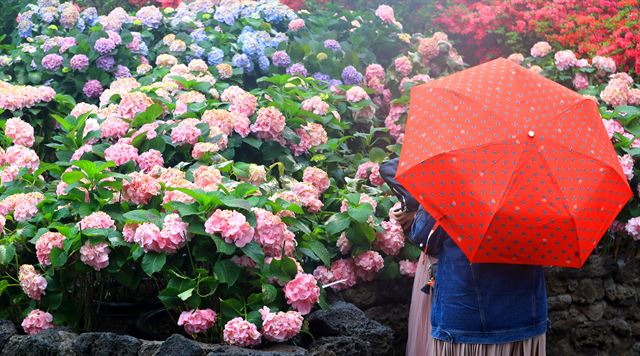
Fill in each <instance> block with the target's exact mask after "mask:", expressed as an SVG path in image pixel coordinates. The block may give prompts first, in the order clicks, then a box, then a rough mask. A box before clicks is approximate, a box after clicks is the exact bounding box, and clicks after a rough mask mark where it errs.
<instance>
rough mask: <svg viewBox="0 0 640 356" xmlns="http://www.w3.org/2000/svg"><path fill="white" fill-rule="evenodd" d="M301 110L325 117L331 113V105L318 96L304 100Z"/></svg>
mask: <svg viewBox="0 0 640 356" xmlns="http://www.w3.org/2000/svg"><path fill="white" fill-rule="evenodd" d="M300 108H301V109H302V110H305V111H311V112H312V113H314V114H316V115H321V116H324V115H326V114H327V112H329V104H327V103H325V102H324V101H323V100H322V98H320V97H319V96H318V95H316V96H313V97H311V98H309V99H306V100H304V101H303V102H302V104H301V105H300Z"/></svg>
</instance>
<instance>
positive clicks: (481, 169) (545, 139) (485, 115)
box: [397, 58, 632, 267]
mask: <svg viewBox="0 0 640 356" xmlns="http://www.w3.org/2000/svg"><path fill="white" fill-rule="evenodd" d="M397 179H398V180H399V181H400V183H401V184H402V185H403V186H405V187H406V188H407V190H408V191H409V192H410V193H411V194H412V195H413V196H414V197H415V198H416V199H417V200H418V201H419V202H420V203H421V204H422V206H423V207H424V208H425V209H426V210H427V211H428V212H429V213H430V214H431V215H432V216H433V217H434V218H435V219H436V220H437V221H438V223H439V224H440V225H441V226H442V227H443V228H444V229H445V230H446V231H447V233H448V234H449V235H450V236H451V238H452V239H453V241H455V242H456V244H457V245H458V246H459V247H460V248H461V249H462V251H463V252H464V253H465V254H466V256H467V257H468V259H469V261H471V262H493V263H514V264H532V265H553V266H570V267H581V266H582V264H583V263H584V262H585V261H586V259H587V257H589V255H590V254H591V252H592V251H593V249H594V248H595V246H596V245H597V243H598V241H599V240H600V238H601V237H602V235H603V234H604V233H605V231H606V230H607V228H608V227H609V225H611V223H612V222H613V219H614V218H615V217H616V215H617V214H618V213H619V212H620V210H621V209H622V208H623V207H624V205H625V204H626V202H627V201H628V200H629V198H630V197H631V196H632V192H631V189H630V188H629V183H628V182H627V179H626V177H625V175H624V173H623V171H622V168H621V167H620V162H619V161H618V157H617V155H616V152H615V151H614V149H613V147H612V145H611V141H610V140H609V138H608V136H607V133H606V130H605V128H604V126H603V125H602V119H601V117H600V114H599V111H598V106H597V104H596V103H595V102H594V101H592V100H590V99H587V98H585V97H583V96H582V95H580V94H578V93H575V92H573V91H571V90H569V89H567V88H565V87H563V86H561V85H559V84H557V83H555V82H553V81H551V80H548V79H546V78H544V77H542V76H540V75H538V74H535V73H533V72H531V71H529V70H527V69H524V68H522V67H521V66H518V65H516V64H514V63H512V62H511V61H508V60H506V59H502V58H501V59H497V60H494V61H491V62H488V63H485V64H482V65H479V66H476V67H473V68H470V69H467V70H464V71H461V72H458V73H455V74H452V75H449V76H447V77H444V78H440V79H438V80H434V81H431V82H429V83H427V84H424V85H420V86H417V87H414V88H413V89H412V91H411V102H410V108H409V117H408V120H407V125H406V129H405V137H404V143H403V147H402V152H401V155H400V165H399V168H398V173H397Z"/></svg>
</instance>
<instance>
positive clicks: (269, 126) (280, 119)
mask: <svg viewBox="0 0 640 356" xmlns="http://www.w3.org/2000/svg"><path fill="white" fill-rule="evenodd" d="M285 121H286V119H285V117H284V115H283V114H282V113H281V112H280V110H278V109H277V108H276V107H273V106H270V107H267V108H260V110H258V117H257V118H256V122H255V123H254V124H253V125H251V132H253V133H255V134H256V136H257V137H258V138H261V139H263V140H274V141H281V140H282V132H283V131H284V127H285Z"/></svg>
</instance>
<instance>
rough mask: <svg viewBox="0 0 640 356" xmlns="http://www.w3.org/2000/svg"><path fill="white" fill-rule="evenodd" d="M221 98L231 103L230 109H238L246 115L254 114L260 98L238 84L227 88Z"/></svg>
mask: <svg viewBox="0 0 640 356" xmlns="http://www.w3.org/2000/svg"><path fill="white" fill-rule="evenodd" d="M220 100H221V101H223V102H226V103H230V104H231V105H230V106H229V111H231V112H233V111H237V112H239V113H241V114H243V115H246V116H251V115H253V113H255V111H256V108H257V107H258V98H256V97H255V96H254V95H253V94H251V93H248V92H246V91H244V90H243V89H242V88H240V87H238V86H236V85H232V86H230V87H228V88H227V89H225V90H224V91H223V92H222V94H221V95H220Z"/></svg>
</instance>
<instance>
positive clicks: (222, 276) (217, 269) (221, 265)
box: [213, 260, 240, 286]
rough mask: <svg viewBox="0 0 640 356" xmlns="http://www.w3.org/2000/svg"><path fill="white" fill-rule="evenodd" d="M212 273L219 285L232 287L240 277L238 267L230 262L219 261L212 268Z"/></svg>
mask: <svg viewBox="0 0 640 356" xmlns="http://www.w3.org/2000/svg"><path fill="white" fill-rule="evenodd" d="M213 272H214V273H215V274H216V277H218V280H219V281H220V282H221V283H226V284H227V285H228V286H233V285H234V284H235V283H236V281H237V280H238V278H239V277H240V267H238V266H237V265H236V264H235V263H233V261H231V260H221V261H218V262H217V263H216V265H215V266H214V267H213Z"/></svg>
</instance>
